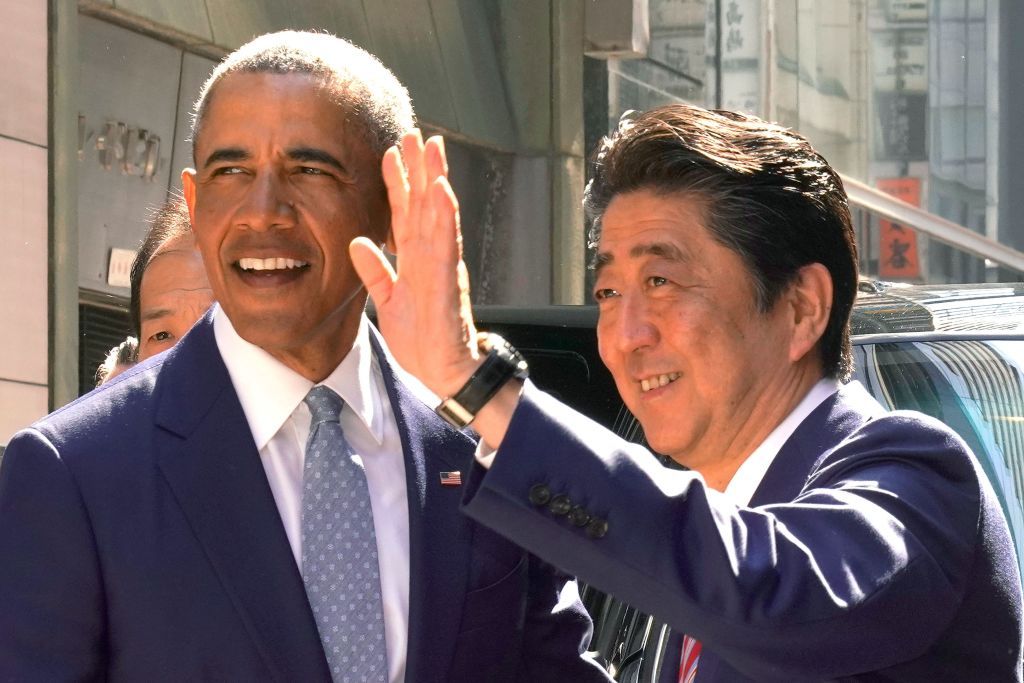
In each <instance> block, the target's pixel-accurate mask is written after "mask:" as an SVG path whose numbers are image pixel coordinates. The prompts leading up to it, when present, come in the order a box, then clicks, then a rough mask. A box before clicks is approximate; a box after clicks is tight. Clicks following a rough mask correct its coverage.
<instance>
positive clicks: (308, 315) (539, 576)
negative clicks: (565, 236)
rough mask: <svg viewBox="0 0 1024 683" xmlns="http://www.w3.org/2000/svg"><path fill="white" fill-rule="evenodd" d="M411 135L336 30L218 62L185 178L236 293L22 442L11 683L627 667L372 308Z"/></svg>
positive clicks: (6, 475)
mask: <svg viewBox="0 0 1024 683" xmlns="http://www.w3.org/2000/svg"><path fill="white" fill-rule="evenodd" d="M413 125H414V120H413V111H412V105H411V102H410V101H409V96H408V93H407V91H406V89H405V88H404V87H403V86H402V85H401V84H400V83H399V82H398V80H397V79H396V78H395V77H394V76H393V75H392V74H391V73H390V72H389V71H388V70H387V69H386V68H385V67H384V66H383V65H382V64H381V63H380V62H379V61H378V60H377V59H376V58H375V57H373V56H372V55H370V54H369V53H367V52H365V51H363V50H361V49H359V48H357V47H355V46H354V45H352V44H350V43H348V42H346V41H344V40H341V39H339V38H335V37H334V36H330V35H326V34H316V33H300V32H290V31H286V32H280V33H275V34H270V35H265V36H262V37H259V38H257V39H255V40H253V41H252V42H250V43H248V44H246V45H244V46H242V47H241V48H239V49H238V50H236V51H235V52H234V53H232V54H231V55H229V56H228V57H227V58H226V59H225V60H224V61H223V62H222V63H221V64H220V65H219V66H218V67H217V68H216V69H215V70H214V72H213V74H212V75H211V76H210V78H209V80H208V81H207V82H206V84H205V86H204V87H203V90H202V92H201V94H200V97H199V99H198V101H197V103H196V106H195V116H194V122H193V132H192V141H193V159H194V161H195V166H196V168H195V169H186V170H185V172H184V173H183V174H182V181H183V190H184V195H185V199H186V202H187V203H188V208H189V214H190V220H191V225H192V231H193V234H194V235H195V239H196V243H197V244H198V247H199V251H200V252H201V254H202V256H203V261H204V264H205V266H206V275H207V277H208V279H209V282H210V287H211V289H212V290H213V296H214V298H215V299H216V301H217V304H215V305H214V306H213V307H212V308H211V309H210V310H209V311H208V312H207V313H206V315H204V316H203V317H202V318H201V319H200V321H199V322H197V323H196V324H195V326H194V327H193V328H192V330H191V331H190V332H189V333H188V334H187V335H186V336H185V338H184V339H182V340H181V341H180V342H179V343H177V344H176V345H175V346H173V347H172V348H171V349H169V350H168V351H166V352H165V353H162V354H160V355H158V356H156V357H154V358H151V359H149V360H147V361H145V362H144V363H140V364H139V366H137V367H136V368H135V369H133V370H132V371H131V372H130V373H128V374H127V375H125V376H124V377H121V378H119V379H118V380H117V381H116V382H113V383H111V384H110V385H108V387H107V388H106V389H104V390H103V391H98V392H94V393H92V394H90V395H88V396H86V397H84V398H82V399H80V400H78V401H77V402H75V403H72V404H71V405H69V406H65V407H63V408H61V409H60V410H58V411H57V412H55V413H54V414H52V415H50V416H49V417H46V418H44V419H43V420H41V421H39V422H37V423H36V424H35V425H33V426H32V427H30V428H29V429H25V430H22V431H21V432H19V433H18V434H16V435H15V436H14V438H13V439H12V440H11V441H10V444H9V445H8V447H7V450H6V453H5V456H4V463H3V468H2V469H0V558H2V561H0V605H2V608H0V679H4V680H7V679H10V680H48V681H50V680H52V681H57V680H108V681H150V680H167V681H198V680H210V681H222V680H232V681H270V680H276V681H332V680H333V681H334V682H335V683H340V682H341V681H372V682H373V683H382V682H385V681H386V682H389V683H401V682H402V681H408V682H409V683H459V682H466V683H471V682H472V683H476V682H478V681H488V682H490V683H502V682H512V681H524V682H525V681H530V682H540V683H543V682H545V681H551V682H552V683H555V682H562V681H574V682H576V681H580V682H586V681H607V680H609V679H608V677H607V675H606V674H605V673H604V671H603V670H602V669H601V668H600V667H599V666H598V665H597V664H595V662H594V661H593V660H592V659H591V658H590V657H588V656H587V654H586V648H587V645H588V643H589V641H590V635H591V630H592V624H591V621H590V618H589V616H588V615H587V614H586V612H585V610H584V609H583V607H582V604H581V603H580V601H579V595H578V592H577V588H576V584H575V581H573V580H571V579H570V578H569V577H568V576H566V575H565V574H563V573H561V572H558V571H556V570H555V569H554V568H553V567H551V566H549V565H547V564H545V563H542V562H540V561H539V560H538V559H537V558H535V557H532V556H530V555H529V554H528V553H526V552H525V551H524V550H523V549H522V548H519V547H518V546H516V545H515V544H513V543H510V542H509V541H507V540H505V539H504V538H502V537H500V536H499V535H497V534H495V533H493V532H492V531H490V530H488V529H486V528H484V527H483V526H481V525H479V524H477V523H475V522H473V521H472V520H470V519H468V518H467V517H465V516H464V515H462V514H461V513H460V512H459V502H460V500H461V493H462V486H463V478H462V477H463V473H467V474H468V472H469V470H470V467H471V466H472V464H473V458H474V455H473V454H474V450H475V445H476V444H475V441H474V440H473V439H472V438H470V436H469V435H467V434H465V433H463V432H461V431H460V430H457V429H455V428H453V427H451V426H449V425H447V424H446V423H445V422H444V421H443V420H441V418H439V417H438V416H436V415H435V414H434V413H433V411H432V410H430V408H429V407H427V406H426V405H425V403H424V402H423V400H422V399H421V398H420V397H418V396H417V395H416V394H415V393H414V391H413V389H411V388H410V386H408V385H407V383H406V381H405V380H404V379H403V376H404V375H403V374H402V372H401V370H400V368H398V367H396V366H395V365H394V363H393V362H392V360H391V357H390V354H389V352H388V350H387V347H386V346H385V345H384V343H383V342H382V341H381V340H380V338H379V336H378V334H377V333H376V331H375V330H374V328H373V326H372V325H371V324H370V322H369V320H368V318H367V317H366V315H365V313H364V306H365V301H366V292H365V291H364V290H363V288H362V286H361V284H360V281H359V278H358V277H357V276H356V274H355V272H354V271H353V269H352V264H351V262H350V260H349V256H348V245H349V242H351V240H352V238H354V237H356V236H364V237H366V238H368V239H370V240H371V241H372V242H373V243H375V244H378V245H381V244H383V243H385V242H387V241H388V240H389V227H390V222H389V212H388V203H387V193H386V191H385V187H384V182H383V179H382V178H381V158H382V156H383V154H384V151H385V150H386V149H387V148H388V147H390V146H391V145H393V144H395V143H396V142H398V141H399V140H400V138H401V136H402V134H403V133H404V132H406V131H407V130H409V129H410V128H412V126H413ZM168 258H169V257H167V256H159V255H158V256H156V257H154V258H152V259H149V260H148V261H146V263H148V267H147V268H146V274H145V276H144V279H145V280H146V282H145V283H144V284H148V278H149V276H150V275H151V274H152V272H153V268H154V267H155V266H156V265H157V264H159V263H160V262H161V261H164V262H167V261H165V259H168ZM146 311H147V304H146V301H145V300H144V297H141V296H140V302H139V316H140V320H141V323H142V327H141V329H142V330H143V332H142V334H143V336H144V337H146V335H147V331H146V330H148V329H149V328H147V327H146V324H147V323H146V320H145V318H146ZM151 336H152V335H151ZM147 340H148V338H144V339H143V340H142V344H143V345H145V344H146V343H147ZM155 341H159V340H155Z"/></svg>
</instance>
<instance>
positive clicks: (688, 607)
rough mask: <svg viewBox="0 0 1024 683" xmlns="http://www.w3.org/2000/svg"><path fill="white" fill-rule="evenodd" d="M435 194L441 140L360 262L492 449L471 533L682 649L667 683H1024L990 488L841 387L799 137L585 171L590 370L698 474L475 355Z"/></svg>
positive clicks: (415, 158) (916, 418)
mask: <svg viewBox="0 0 1024 683" xmlns="http://www.w3.org/2000/svg"><path fill="white" fill-rule="evenodd" d="M403 159H404V163H403ZM446 173H447V163H446V161H445V158H444V153H443V145H442V144H441V142H440V140H438V139H432V140H431V141H429V142H428V143H427V144H426V146H425V147H424V146H423V144H422V143H421V142H420V140H419V137H418V135H410V136H407V137H406V139H405V141H404V142H403V145H402V154H401V155H400V154H399V153H398V151H397V150H396V149H392V150H390V151H389V152H388V153H387V155H386V156H385V159H384V177H385V180H386V182H387V186H388V191H389V197H390V204H391V213H392V230H393V234H394V238H395V241H396V244H397V254H398V263H397V272H395V271H394V270H392V269H391V266H390V264H389V263H388V261H387V260H386V259H385V258H384V256H383V254H382V253H381V251H380V250H379V249H378V248H377V247H376V246H375V245H374V244H372V243H371V242H369V241H367V240H365V239H362V238H358V239H356V240H354V241H353V243H352V245H351V255H352V260H353V263H354V265H355V266H356V270H357V271H358V272H359V274H360V277H361V278H362V280H363V281H364V282H365V283H366V286H367V288H368V290H369V292H370V295H371V296H372V298H373V300H374V303H375V305H376V309H377V313H378V320H379V324H380V328H381V330H382V332H383V334H384V336H385V338H386V339H387V340H388V342H389V345H390V347H391V349H392V350H393V351H394V353H395V355H396V358H397V359H398V361H399V362H400V363H401V364H402V365H403V366H405V367H406V368H407V369H408V370H410V371H411V372H412V373H413V374H415V375H417V376H418V377H419V378H420V379H421V380H422V381H423V383H424V384H425V385H426V387H427V388H428V389H430V390H431V391H433V392H434V393H435V394H436V395H438V396H441V397H445V399H444V401H443V402H442V403H441V404H440V405H439V406H438V407H437V410H438V412H439V413H440V414H442V415H443V416H445V417H446V419H448V420H450V421H451V422H452V423H453V424H455V425H459V426H462V427H465V426H467V425H469V424H472V426H473V427H474V428H475V430H476V431H477V432H478V433H479V434H480V435H481V437H482V443H481V448H480V450H479V451H478V453H477V460H478V463H477V466H476V467H475V468H474V470H473V472H471V473H470V477H469V485H468V487H467V490H466V495H465V511H466V512H467V513H468V514H469V516H471V517H472V518H473V519H475V520H477V521H478V522H481V523H482V524H485V525H487V526H489V527H490V528H492V529H494V530H496V531H498V532H499V533H501V534H503V535H504V536H506V537H507V538H509V539H511V540H513V541H515V542H516V543H518V544H520V545H522V546H523V547H525V548H527V549H528V550H530V551H531V552H533V553H535V554H537V555H538V556H540V557H542V558H543V559H545V560H547V561H549V562H551V563H553V564H554V565H556V566H558V567H561V568H562V569H564V570H566V571H570V572H573V573H575V574H577V575H578V576H579V577H580V578H581V579H582V580H585V581H587V582H588V583H590V584H591V585H593V586H595V587H596V588H598V589H601V590H603V591H606V592H608V593H611V594H613V595H615V596H617V597H619V598H620V599H622V600H624V601H626V602H628V603H631V604H632V605H634V606H636V607H637V608H638V609H640V610H642V611H644V612H647V613H649V614H652V615H654V616H655V617H657V618H659V619H661V620H663V621H665V622H667V623H668V624H669V625H670V626H671V627H672V628H673V629H675V630H676V631H678V632H679V633H680V634H684V635H683V637H681V638H680V639H679V641H678V643H677V645H676V647H675V649H674V652H671V653H669V655H668V664H667V665H666V666H665V667H664V669H663V671H664V674H665V678H664V679H663V680H671V681H682V682H686V683H689V682H691V681H694V680H696V681H698V682H700V683H705V682H707V681H723V682H724V681H729V682H733V681H822V680H835V679H841V680H850V681H852V680H862V681H878V680H886V681H1018V682H1019V681H1021V678H1022V671H1021V650H1022V627H1021V624H1022V619H1021V579H1020V574H1019V571H1018V564H1017V558H1016V557H1015V554H1014V549H1013V545H1012V543H1011V539H1010V532H1009V529H1008V527H1007V523H1006V519H1005V517H1004V516H1003V512H1002V509H1001V507H1000V504H999V502H998V500H997V498H996V496H995V494H994V492H993V490H992V487H991V485H990V483H989V482H988V480H987V478H986V476H985V474H984V472H983V471H982V468H981V466H980V464H979V463H978V461H977V460H976V459H975V457H974V456H973V454H972V453H971V452H970V450H969V449H968V447H967V445H966V444H965V443H964V442H963V440H961V439H960V438H959V437H958V436H957V435H956V434H955V433H954V432H953V431H952V430H950V429H949V428H948V427H946V426H945V425H943V424H942V423H940V422H938V421H937V420H934V419H932V418H929V417H927V416H924V415H921V414H919V413H913V412H903V411H900V412H893V413H889V412H887V411H886V410H885V409H884V408H882V406H880V405H879V404H878V403H876V402H875V401H874V400H873V399H872V398H871V396H870V395H869V394H868V393H867V391H866V390H865V389H864V388H863V387H862V386H860V384H859V383H857V382H855V381H853V382H850V381H848V380H849V377H850V374H851V367H852V353H851V348H850V336H849V335H850V330H849V317H850V311H851V308H852V304H853V300H854V297H855V295H856V291H857V252H856V247H855V244H854V233H853V229H852V227H851V222H850V213H849V207H848V204H847V197H846V194H845V192H844V190H843V186H842V183H841V181H840V178H839V175H838V174H837V173H836V172H835V171H834V170H833V169H832V168H831V167H830V166H829V165H828V164H827V162H826V161H825V160H824V159H823V158H822V157H821V156H820V155H819V154H818V153H817V152H816V151H815V150H814V149H813V148H812V147H811V145H810V144H809V143H808V142H807V141H806V140H805V139H804V138H803V137H801V136H800V135H798V134H796V133H794V132H792V131H790V130H787V129H785V128H782V127H780V126H777V125H773V124H770V123H766V122H765V121H762V120H760V119H758V118H756V117H753V116H748V115H745V114H739V113H733V112H724V111H723V112H711V111H707V110H704V109H701V108H698V107H692V106H687V105H682V104H679V105H671V106H666V107H662V108H659V109H655V110H653V111H650V112H648V113H645V114H640V115H637V116H635V117H631V118H628V119H626V120H624V121H623V122H622V123H621V124H620V126H619V128H618V130H617V131H616V132H615V133H614V134H613V135H612V136H611V137H610V138H609V139H606V140H605V141H604V142H603V144H602V145H601V148H600V151H599V153H598V154H597V157H596V163H595V167H594V175H593V180H592V181H591V183H590V185H589V187H588V189H587V192H586V207H587V209H588V212H589V214H590V216H591V218H592V220H593V225H594V226H595V234H594V236H593V243H594V246H595V247H596V269H597V272H596V283H595V287H594V297H595V299H596V300H597V305H598V310H599V321H598V326H597V337H598V342H599V350H600V354H601V357H602V360H603V361H604V362H605V364H606V365H607V366H608V368H609V369H610V370H611V373H612V375H613V377H614V379H615V382H616V386H617V388H618V390H619V393H620V394H621V395H622V398H623V400H624V401H625V403H626V405H627V407H628V408H629V409H630V410H631V411H632V412H633V414H634V415H635V416H636V417H637V419H638V420H639V421H640V423H641V425H642V426H643V428H644V434H645V436H646V438H647V441H648V442H649V443H650V445H651V447H652V448H653V449H654V450H656V451H658V452H659V453H662V454H667V455H669V456H671V457H672V458H673V459H674V460H675V461H677V462H678V463H680V464H682V465H685V466H686V467H687V468H689V471H676V470H670V469H668V468H664V467H662V466H661V465H660V464H659V463H658V462H657V461H656V460H655V458H653V457H651V453H650V452H648V451H646V450H645V449H644V448H642V447H640V446H637V445H634V444H630V443H628V442H626V441H624V440H622V439H620V438H618V437H617V436H616V435H615V434H613V433H612V432H610V431H608V430H606V429H604V428H603V427H601V426H599V425H598V424H596V423H594V422H592V421H590V420H588V419H586V418H585V417H584V416H582V415H580V414H579V413H576V412H574V411H573V410H571V409H569V408H568V407H567V406H565V405H564V404H561V403H559V402H558V401H556V400H555V399H554V398H552V397H551V396H548V395H547V394H544V393H543V392H541V391H539V390H537V389H536V388H535V387H534V386H533V385H532V384H530V383H529V382H525V383H524V381H523V379H522V377H523V375H524V373H525V368H524V367H523V364H522V362H521V361H520V359H519V358H518V357H517V354H516V353H515V351H514V350H513V349H511V348H510V347H509V346H508V345H507V343H504V342H503V341H501V340H500V339H496V338H494V337H493V336H491V335H485V336H484V337H483V338H482V339H481V338H480V337H478V336H477V333H476V328H475V325H474V323H473V318H472V310H471V309H470V306H469V291H468V278H467V276H466V268H465V264H464V263H463V262H462V255H461V250H460V243H461V242H460V235H459V222H458V204H457V201H456V199H455V196H454V193H453V192H452V190H451V187H450V185H449V184H448V182H447V177H446ZM545 248H546V247H545ZM425 339H429V340H430V343H429V344H424V343H422V340H425Z"/></svg>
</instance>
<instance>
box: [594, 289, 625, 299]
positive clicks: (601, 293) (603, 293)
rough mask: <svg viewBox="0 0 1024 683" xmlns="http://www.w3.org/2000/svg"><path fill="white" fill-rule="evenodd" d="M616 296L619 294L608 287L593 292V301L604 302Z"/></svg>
mask: <svg viewBox="0 0 1024 683" xmlns="http://www.w3.org/2000/svg"><path fill="white" fill-rule="evenodd" d="M618 295H619V293H618V292H616V291H615V290H614V289H611V288H610V287H602V288H601V289H598V290H595V291H594V299H595V300H597V301H605V300H607V299H611V298H612V297H615V296H618Z"/></svg>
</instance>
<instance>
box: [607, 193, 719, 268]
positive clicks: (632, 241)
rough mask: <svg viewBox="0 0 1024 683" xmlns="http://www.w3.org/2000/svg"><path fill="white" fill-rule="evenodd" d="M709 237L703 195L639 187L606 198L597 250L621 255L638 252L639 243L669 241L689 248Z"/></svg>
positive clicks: (683, 247) (679, 246)
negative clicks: (608, 200)
mask: <svg viewBox="0 0 1024 683" xmlns="http://www.w3.org/2000/svg"><path fill="white" fill-rule="evenodd" d="M710 239H711V235H710V232H709V231H708V230H707V227H706V224H705V204H704V202H703V200H702V198H700V197H698V196H696V195H694V194H692V193H665V192H657V191H655V190H650V189H641V190H635V191H632V192H625V193H622V194H619V195H616V196H615V197H614V198H612V200H611V202H609V204H608V208H607V209H606V210H605V212H604V215H603V216H602V217H601V237H600V240H599V241H598V246H597V250H598V253H599V254H601V253H604V254H607V255H608V256H612V257H616V258H622V257H624V256H628V255H633V256H637V255H639V254H638V253H636V252H637V251H638V250H637V249H636V247H637V245H640V244H647V243H651V244H671V245H674V246H675V247H676V248H677V249H680V250H683V251H690V250H692V249H693V248H695V247H699V246H700V245H701V244H702V243H703V242H704V241H706V240H710Z"/></svg>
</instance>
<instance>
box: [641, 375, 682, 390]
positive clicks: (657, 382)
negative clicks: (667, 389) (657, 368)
mask: <svg viewBox="0 0 1024 683" xmlns="http://www.w3.org/2000/svg"><path fill="white" fill-rule="evenodd" d="M680 376H681V375H680V373H678V372H669V373H667V374H664V375H655V376H654V377H648V378H647V379H642V380H640V391H642V392H644V393H647V392H648V391H650V390H651V389H658V388H660V387H663V386H665V385H666V384H670V383H671V382H675V381H676V380H677V379H679V377H680Z"/></svg>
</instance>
